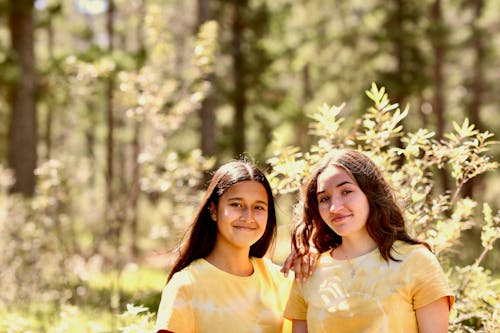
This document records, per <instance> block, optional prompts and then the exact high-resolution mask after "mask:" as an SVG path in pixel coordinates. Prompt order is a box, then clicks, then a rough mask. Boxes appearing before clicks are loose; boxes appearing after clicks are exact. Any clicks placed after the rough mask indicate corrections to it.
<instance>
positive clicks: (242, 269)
mask: <svg viewBox="0 0 500 333" xmlns="http://www.w3.org/2000/svg"><path fill="white" fill-rule="evenodd" d="M249 252H250V249H247V250H246V251H245V250H235V249H221V248H219V247H217V246H216V247H215V248H214V249H213V250H212V252H210V254H209V255H208V256H206V257H205V260H207V261H208V262H209V263H211V264H212V265H214V266H215V267H217V268H218V269H220V270H223V271H224V272H226V273H229V274H233V275H237V276H250V275H252V273H253V266H252V263H251V262H250V257H249Z"/></svg>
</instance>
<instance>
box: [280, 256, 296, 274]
mask: <svg viewBox="0 0 500 333" xmlns="http://www.w3.org/2000/svg"><path fill="white" fill-rule="evenodd" d="M294 260H295V252H292V253H290V254H289V255H288V257H287V258H286V260H285V262H284V263H283V266H282V267H281V269H280V271H281V272H282V273H283V275H284V276H285V277H288V273H289V272H290V268H291V267H292V263H293V262H294Z"/></svg>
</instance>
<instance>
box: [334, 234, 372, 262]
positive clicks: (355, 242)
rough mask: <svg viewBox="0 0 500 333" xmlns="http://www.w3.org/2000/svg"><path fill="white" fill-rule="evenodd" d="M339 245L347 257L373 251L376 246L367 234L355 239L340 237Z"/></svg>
mask: <svg viewBox="0 0 500 333" xmlns="http://www.w3.org/2000/svg"><path fill="white" fill-rule="evenodd" d="M340 247H341V248H342V251H343V252H344V253H345V255H346V256H347V257H348V258H356V257H359V256H362V255H364V254H367V253H369V252H371V251H373V250H374V249H375V248H376V247H377V243H375V241H374V240H373V238H371V237H370V236H369V235H368V234H367V235H366V236H363V237H358V238H356V239H353V238H350V237H342V245H340Z"/></svg>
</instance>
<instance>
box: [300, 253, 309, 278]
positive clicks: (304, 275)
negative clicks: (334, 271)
mask: <svg viewBox="0 0 500 333" xmlns="http://www.w3.org/2000/svg"><path fill="white" fill-rule="evenodd" d="M301 263H302V271H301V278H302V281H305V280H307V278H308V277H309V255H305V256H304V257H302V260H301Z"/></svg>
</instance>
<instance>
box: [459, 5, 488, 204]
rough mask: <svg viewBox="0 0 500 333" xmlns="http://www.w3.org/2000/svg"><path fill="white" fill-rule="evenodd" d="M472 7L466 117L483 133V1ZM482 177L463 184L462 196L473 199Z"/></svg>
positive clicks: (484, 53)
mask: <svg viewBox="0 0 500 333" xmlns="http://www.w3.org/2000/svg"><path fill="white" fill-rule="evenodd" d="M473 6H474V14H475V15H474V18H473V23H472V47H473V50H474V65H473V66H474V68H473V72H472V84H471V95H472V96H471V100H470V102H469V104H468V106H467V116H468V118H469V120H470V122H471V123H472V124H474V125H476V128H477V129H479V130H481V131H484V125H483V123H482V122H481V117H480V113H481V106H482V104H483V94H484V87H485V82H484V59H485V55H486V52H485V46H484V36H483V32H482V30H481V28H480V27H479V26H478V21H479V20H480V18H481V15H482V13H483V8H484V0H475V1H474V3H473ZM481 179H482V177H481V176H480V177H477V178H475V179H471V180H469V181H468V182H467V183H465V185H464V188H463V192H462V194H463V196H465V197H470V198H473V197H474V189H475V187H476V186H477V185H478V183H479V182H481Z"/></svg>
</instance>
